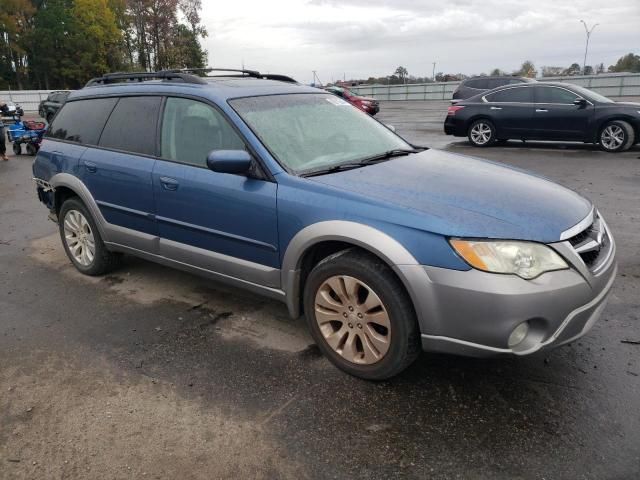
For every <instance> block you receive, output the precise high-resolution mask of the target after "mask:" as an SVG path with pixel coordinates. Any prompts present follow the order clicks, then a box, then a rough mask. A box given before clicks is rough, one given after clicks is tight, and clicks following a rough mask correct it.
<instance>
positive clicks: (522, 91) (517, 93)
mask: <svg viewBox="0 0 640 480" xmlns="http://www.w3.org/2000/svg"><path fill="white" fill-rule="evenodd" d="M531 91H532V89H531V88H528V87H515V88H507V89H505V90H500V91H499V92H495V93H491V94H489V95H487V96H486V97H485V98H486V99H487V101H489V102H517V103H531V102H533V98H532V94H531Z"/></svg>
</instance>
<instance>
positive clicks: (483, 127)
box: [471, 122, 492, 145]
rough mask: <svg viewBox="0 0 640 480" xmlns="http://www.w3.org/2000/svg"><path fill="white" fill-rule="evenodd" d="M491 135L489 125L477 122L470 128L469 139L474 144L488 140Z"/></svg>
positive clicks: (480, 143) (482, 143)
mask: <svg viewBox="0 0 640 480" xmlns="http://www.w3.org/2000/svg"><path fill="white" fill-rule="evenodd" d="M491 135H492V133H491V127H490V126H489V125H487V124H486V123H484V122H478V123H476V124H475V125H474V126H473V127H472V128H471V139H472V140H473V142H474V143H475V144H476V145H484V144H485V143H487V142H489V140H491Z"/></svg>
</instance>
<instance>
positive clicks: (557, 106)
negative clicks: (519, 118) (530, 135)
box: [532, 85, 595, 141]
mask: <svg viewBox="0 0 640 480" xmlns="http://www.w3.org/2000/svg"><path fill="white" fill-rule="evenodd" d="M578 98H580V96H579V95H578V94H576V93H574V92H572V91H571V90H568V89H566V88H562V87H556V86H551V85H546V86H543V85H537V86H536V87H535V111H534V117H533V118H534V121H533V125H532V126H533V129H534V131H535V135H536V138H541V139H545V140H579V141H582V140H584V139H585V138H586V135H587V128H588V126H589V122H590V121H591V118H592V117H593V114H594V111H595V110H594V106H593V105H592V104H591V103H589V102H587V104H586V105H575V104H574V102H575V100H577V99H578Z"/></svg>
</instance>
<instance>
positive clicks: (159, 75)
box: [85, 70, 207, 88]
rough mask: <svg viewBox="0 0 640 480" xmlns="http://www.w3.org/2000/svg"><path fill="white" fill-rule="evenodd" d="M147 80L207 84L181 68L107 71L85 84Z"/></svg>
mask: <svg viewBox="0 0 640 480" xmlns="http://www.w3.org/2000/svg"><path fill="white" fill-rule="evenodd" d="M145 80H165V81H178V82H182V83H198V84H206V83H207V82H205V81H204V80H202V79H201V78H200V77H197V76H195V75H190V74H188V73H187V72H182V71H179V70H161V71H159V72H116V73H107V74H105V75H103V76H102V77H96V78H92V79H91V80H89V81H88V82H87V84H86V85H85V88H86V87H92V86H95V85H108V84H110V83H121V82H144V81H145Z"/></svg>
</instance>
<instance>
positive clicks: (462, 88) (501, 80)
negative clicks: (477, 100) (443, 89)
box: [451, 75, 535, 104]
mask: <svg viewBox="0 0 640 480" xmlns="http://www.w3.org/2000/svg"><path fill="white" fill-rule="evenodd" d="M533 82H535V80H534V79H533V78H527V77H514V76H509V75H503V76H497V77H472V78H466V79H464V80H462V82H460V85H458V88H456V89H455V90H454V92H453V96H452V97H451V103H454V104H455V103H457V102H459V101H460V100H464V99H466V98H471V97H474V96H476V95H478V94H479V93H483V92H487V91H489V90H493V89H494V88H498V87H503V86H505V85H515V84H519V83H533Z"/></svg>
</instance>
